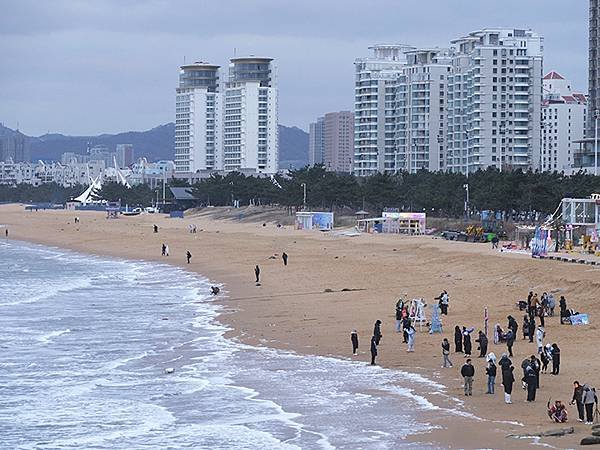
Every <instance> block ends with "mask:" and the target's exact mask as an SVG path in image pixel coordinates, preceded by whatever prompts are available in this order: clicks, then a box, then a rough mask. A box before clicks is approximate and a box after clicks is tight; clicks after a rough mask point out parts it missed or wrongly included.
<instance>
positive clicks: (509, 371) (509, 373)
mask: <svg viewBox="0 0 600 450" xmlns="http://www.w3.org/2000/svg"><path fill="white" fill-rule="evenodd" d="M514 370H515V368H514V367H513V366H509V367H507V368H506V370H505V369H504V368H503V369H502V386H504V403H507V404H511V403H512V400H511V395H512V389H513V384H514V382H515V375H514V374H513V371H514Z"/></svg>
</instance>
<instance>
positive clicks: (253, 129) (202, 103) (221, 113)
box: [175, 56, 279, 174]
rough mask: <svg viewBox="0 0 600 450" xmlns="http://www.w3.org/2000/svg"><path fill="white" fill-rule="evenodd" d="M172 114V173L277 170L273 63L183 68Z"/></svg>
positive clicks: (244, 60) (250, 59)
mask: <svg viewBox="0 0 600 450" xmlns="http://www.w3.org/2000/svg"><path fill="white" fill-rule="evenodd" d="M176 95H177V97H176V111H175V171H176V172H177V173H180V174H182V173H187V174H190V173H200V172H204V173H210V172H213V171H225V172H230V171H242V172H246V173H265V174H273V173H276V172H277V168H278V167H277V165H278V149H279V145H278V127H277V121H278V100H277V95H278V92H277V80H276V73H275V66H274V63H273V60H272V59H271V58H257V57H254V56H251V57H247V58H233V59H232V60H231V62H230V64H229V74H228V78H227V81H226V82H221V80H220V71H219V66H216V65H212V64H208V63H204V62H197V63H194V64H189V65H184V66H181V70H180V76H179V87H178V88H177V94H176Z"/></svg>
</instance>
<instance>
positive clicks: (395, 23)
mask: <svg viewBox="0 0 600 450" xmlns="http://www.w3.org/2000/svg"><path fill="white" fill-rule="evenodd" d="M2 3H3V4H2V8H1V10H2V14H0V52H1V53H0V54H2V69H0V121H3V122H5V123H6V124H7V125H8V126H15V124H16V122H17V121H19V123H20V125H21V128H22V129H23V130H24V131H25V132H28V133H31V134H41V133H44V132H46V131H56V132H65V133H71V134H88V133H99V132H115V131H123V130H128V129H145V128H148V127H152V126H154V125H157V124H159V123H164V122H168V121H172V120H173V114H174V112H173V110H174V100H173V97H174V89H175V86H176V83H177V71H178V66H179V65H180V64H181V63H182V62H183V58H184V57H185V58H186V59H187V61H188V62H189V61H192V60H198V59H202V60H207V61H211V62H213V63H217V64H221V65H223V66H226V64H227V61H228V59H229V58H230V57H231V56H233V53H234V49H236V50H235V51H237V54H238V55H241V54H250V53H252V54H261V55H268V56H272V57H274V58H276V60H277V65H278V68H279V83H280V121H281V123H284V124H287V125H298V126H300V127H302V128H307V126H308V123H309V122H310V121H311V120H313V119H314V118H315V117H316V116H317V115H320V114H322V113H324V112H327V111H333V110H338V109H349V108H352V102H353V80H354V73H353V61H354V59H355V58H356V57H359V56H365V55H367V53H368V50H367V47H368V46H369V45H371V44H373V43H375V42H403V43H409V44H412V45H418V46H432V45H439V46H444V45H449V41H450V40H451V39H453V38H456V37H459V36H461V35H464V34H466V33H468V32H469V31H472V30H475V29H478V28H482V27H490V26H516V27H526V28H532V29H534V30H535V31H537V32H539V33H540V34H542V35H543V36H544V37H545V68H546V69H547V70H550V69H554V70H557V71H559V72H561V73H563V74H564V75H565V76H567V77H569V78H570V79H571V80H572V81H573V84H574V85H575V86H576V87H577V88H579V89H580V90H583V91H585V90H586V89H587V2H585V1H565V0H505V1H489V0H371V1H368V2H365V1H358V0H330V1H325V0H303V1H291V0H229V1H227V0H225V1H206V0H195V1H194V0H180V1H174V0H172V1H166V0H150V1H135V0H131V1H123V0H104V1H102V0H96V1H78V0H54V1H52V2H50V1H34V0H14V1H11V0H8V1H4V2H2Z"/></svg>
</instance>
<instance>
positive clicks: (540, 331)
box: [535, 325, 546, 355]
mask: <svg viewBox="0 0 600 450" xmlns="http://www.w3.org/2000/svg"><path fill="white" fill-rule="evenodd" d="M545 337H546V331H544V327H543V326H541V325H540V326H538V327H537V330H536V331H535V342H536V344H537V351H538V353H539V354H540V355H541V354H542V352H543V351H544V338H545Z"/></svg>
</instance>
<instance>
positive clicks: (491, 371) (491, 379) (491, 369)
mask: <svg viewBox="0 0 600 450" xmlns="http://www.w3.org/2000/svg"><path fill="white" fill-rule="evenodd" d="M496 372H497V368H496V364H494V361H493V360H491V361H489V363H488V366H487V367H486V368H485V373H486V375H487V376H488V382H487V386H488V388H487V392H486V394H493V393H494V384H495V382H496Z"/></svg>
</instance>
